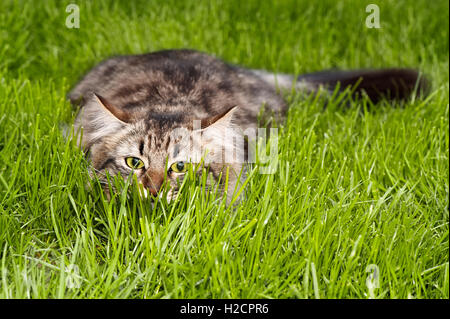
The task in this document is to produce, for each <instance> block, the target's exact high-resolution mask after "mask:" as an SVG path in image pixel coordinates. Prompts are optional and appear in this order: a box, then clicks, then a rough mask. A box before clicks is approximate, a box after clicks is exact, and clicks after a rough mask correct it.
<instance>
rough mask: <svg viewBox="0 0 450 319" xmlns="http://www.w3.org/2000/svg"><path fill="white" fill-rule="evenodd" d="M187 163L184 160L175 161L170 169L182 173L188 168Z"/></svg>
mask: <svg viewBox="0 0 450 319" xmlns="http://www.w3.org/2000/svg"><path fill="white" fill-rule="evenodd" d="M188 167H189V163H186V162H176V163H173V164H172V165H171V166H170V169H171V170H172V171H174V172H175V173H184V172H186V171H187V170H188Z"/></svg>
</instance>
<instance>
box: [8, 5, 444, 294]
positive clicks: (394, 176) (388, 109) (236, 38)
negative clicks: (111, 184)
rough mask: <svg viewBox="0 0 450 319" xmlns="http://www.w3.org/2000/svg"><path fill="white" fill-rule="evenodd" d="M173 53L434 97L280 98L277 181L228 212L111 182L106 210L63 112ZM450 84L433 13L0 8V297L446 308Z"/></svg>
mask: <svg viewBox="0 0 450 319" xmlns="http://www.w3.org/2000/svg"><path fill="white" fill-rule="evenodd" d="M70 3H76V4H77V5H78V6H79V9H80V25H79V28H67V27H66V24H65V23H66V18H67V16H68V15H69V14H70V13H68V12H66V6H67V5H68V4H70ZM370 3H376V4H378V6H379V8H380V26H381V27H380V28H368V27H366V23H365V22H366V17H367V16H368V15H369V14H370V13H367V12H366V6H367V5H368V4H370ZM167 48H193V49H198V50H202V51H206V52H208V53H211V54H214V55H217V56H219V57H221V58H223V59H224V60H226V61H229V62H231V63H237V64H241V65H244V66H248V67H252V68H262V69H268V70H273V71H278V72H287V73H295V74H300V73H304V72H312V71H318V70H323V69H328V68H340V69H349V68H367V67H394V66H402V67H414V68H419V69H420V70H422V71H423V72H424V73H425V74H426V75H427V76H428V78H429V79H430V80H431V82H432V89H431V94H430V95H429V96H428V97H426V98H412V99H411V100H409V101H407V102H405V103H403V104H401V103H390V102H387V101H382V102H381V103H379V104H377V105H370V102H369V101H367V100H364V99H362V100H358V101H353V102H351V103H350V104H351V105H350V107H348V108H345V107H342V106H341V105H340V103H338V102H339V98H340V96H337V97H335V98H332V99H331V101H328V102H325V101H324V100H323V99H319V98H316V97H315V96H309V97H299V96H296V95H295V94H291V95H289V96H287V98H288V99H289V101H290V102H289V103H290V111H289V114H288V118H287V121H286V122H285V123H283V125H281V126H280V127H279V130H278V137H279V138H278V165H277V170H276V172H275V174H259V173H258V165H254V166H252V168H251V173H250V177H249V178H248V179H247V185H246V187H245V189H244V190H243V193H242V194H243V200H242V201H241V202H239V203H237V204H236V205H231V206H227V205H225V203H224V201H223V200H221V199H220V198H215V196H214V194H212V193H208V194H205V193H204V192H201V191H200V188H201V185H200V186H199V185H198V184H199V183H195V181H188V182H187V183H186V184H185V185H184V186H183V187H184V189H183V192H182V194H181V195H180V197H179V198H178V200H177V201H175V202H171V203H166V202H158V203H157V204H155V205H153V206H152V205H151V204H150V203H149V202H148V201H147V200H140V199H139V197H138V196H137V192H136V190H135V189H134V188H133V187H130V191H128V192H127V191H126V187H128V185H127V184H126V183H125V184H124V183H121V181H120V180H118V181H116V183H121V184H124V185H123V186H124V190H123V191H122V192H119V193H118V194H117V196H115V197H114V198H113V199H112V200H111V201H110V202H109V201H107V200H106V199H105V198H104V195H103V193H102V192H101V191H99V189H98V187H97V186H98V185H97V184H96V183H95V181H92V182H89V178H88V175H87V172H86V167H87V165H88V164H87V163H86V161H85V160H84V158H83V154H82V153H81V151H80V150H78V149H77V148H76V146H75V145H74V144H73V143H71V142H67V141H66V140H65V138H64V137H63V134H62V128H63V127H64V123H69V125H70V123H71V121H72V120H73V118H74V116H75V110H73V109H72V108H71V106H70V104H69V103H68V102H67V100H66V97H65V96H66V94H67V92H68V91H69V90H70V88H71V87H72V86H73V85H74V84H75V83H76V82H77V80H79V78H80V77H81V76H82V75H83V73H84V72H86V71H87V70H89V68H91V67H92V66H93V65H95V64H96V63H98V62H99V61H101V60H102V59H104V58H107V57H109V56H111V55H115V54H130V53H143V52H149V51H156V50H160V49H167ZM448 68H449V4H448V2H447V1H444V0H442V1H441V0H439V1H428V0H421V1H377V2H374V1H359V0H358V1H356V0H355V1H334V0H329V1H325V0H323V1H295V0H282V1H254V0H246V1H239V0H233V1H230V0H227V1H225V0H224V1H212V2H210V1H198V0H195V1H194V0H193V1H179V0H177V1H175V0H171V1H114V2H113V1H79V0H73V1H56V0H40V1H25V0H24V1H13V0H6V1H5V0H4V1H1V4H0V298H449V224H448V223H449V210H448V208H449V132H448V130H449V70H448ZM325 103H326V108H325V107H324V106H325ZM88 183H91V184H92V185H93V186H92V187H91V188H88V187H87V185H88ZM127 194H128V196H127ZM374 274H375V275H374Z"/></svg>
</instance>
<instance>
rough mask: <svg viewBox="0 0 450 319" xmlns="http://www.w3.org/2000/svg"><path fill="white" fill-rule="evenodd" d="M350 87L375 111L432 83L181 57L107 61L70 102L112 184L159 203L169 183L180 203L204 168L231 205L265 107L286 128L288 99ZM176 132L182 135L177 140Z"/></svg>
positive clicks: (189, 54)
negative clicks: (247, 135)
mask: <svg viewBox="0 0 450 319" xmlns="http://www.w3.org/2000/svg"><path fill="white" fill-rule="evenodd" d="M349 86H353V87H354V90H353V94H356V95H358V94H359V95H361V94H364V95H366V96H367V97H368V98H369V99H371V100H372V101H373V102H377V101H378V100H379V99H381V98H390V99H405V98H408V97H409V96H410V95H411V94H413V93H414V92H422V91H425V90H426V88H427V87H428V83H427V81H426V80H425V79H424V78H423V77H421V76H420V73H419V72H418V71H416V70H413V69H381V70H370V69H369V70H354V71H322V72H316V73H311V74H305V75H300V76H298V77H296V78H295V77H294V76H293V75H289V74H274V73H271V72H268V71H264V70H252V69H246V68H243V67H240V66H237V65H232V64H228V63H226V62H224V61H222V60H220V59H218V58H216V57H214V56H212V55H208V54H206V53H202V52H198V51H195V50H187V49H180V50H164V51H159V52H153V53H148V54H141V55H127V56H117V57H112V58H110V59H107V60H105V61H103V62H101V63H100V64H98V65H97V66H95V67H94V68H93V69H92V70H91V71H89V72H88V73H87V74H86V75H85V76H84V77H83V78H82V79H81V81H80V82H79V83H78V84H76V86H75V87H74V88H73V89H72V90H71V92H70V93H69V94H68V98H69V100H70V101H71V103H72V104H73V105H76V106H81V108H80V111H79V113H78V115H77V117H76V119H75V123H74V130H75V132H80V131H81V130H82V133H81V134H80V136H81V137H80V138H79V141H78V142H79V146H80V147H81V148H82V149H83V150H84V152H85V153H86V154H87V157H88V159H89V160H90V163H91V166H92V169H93V171H94V172H95V173H96V175H97V176H98V178H99V179H100V181H101V182H102V183H103V184H104V185H106V184H107V181H106V171H108V173H109V174H110V175H112V176H114V175H117V174H119V173H120V175H121V176H122V177H124V178H127V177H129V176H130V175H131V174H135V175H136V177H137V180H138V182H139V184H140V186H141V189H142V194H143V195H144V196H149V195H152V196H151V197H152V198H154V197H155V196H158V195H159V193H160V190H161V189H162V187H163V185H164V184H167V185H168V186H169V193H168V196H169V197H170V198H173V197H175V196H176V195H177V192H178V188H179V185H180V182H182V181H183V178H184V177H185V175H186V173H187V172H188V171H189V170H191V171H193V172H196V173H197V174H201V172H205V170H203V168H206V169H207V174H208V176H209V179H208V181H210V182H208V183H210V184H208V185H212V183H214V182H218V183H219V184H220V185H222V191H223V192H224V193H226V196H227V198H228V200H229V199H230V198H231V195H232V193H233V190H234V189H235V188H236V185H237V180H238V178H239V175H240V174H241V173H242V171H243V170H244V167H245V161H246V159H247V156H248V154H247V152H246V150H247V149H246V147H244V149H242V145H241V146H240V147H236V145H235V144H236V143H234V141H236V140H238V139H242V136H243V134H244V132H248V131H249V130H255V129H256V128H257V123H258V115H259V114H260V111H261V108H264V109H265V110H268V111H270V112H264V113H263V114H266V113H268V114H270V116H271V117H273V118H274V119H275V120H276V121H280V120H281V121H282V120H283V119H284V117H285V115H286V111H287V108H288V104H287V102H286V101H285V99H284V98H283V94H282V90H292V89H295V90H297V91H304V92H317V91H319V90H321V89H322V90H329V91H334V90H335V88H336V87H337V88H339V89H340V90H344V89H345V88H347V87H349ZM177 129H178V130H181V131H182V133H180V134H174V132H176V131H177ZM246 145H247V144H246ZM229 154H234V155H235V156H234V157H233V156H228V158H227V156H225V155H229ZM200 162H201V163H203V164H202V165H198V164H199V163H200ZM226 174H227V175H228V178H227V179H225V178H224V176H225V175H226ZM225 180H227V185H226V186H225V182H224V181H225Z"/></svg>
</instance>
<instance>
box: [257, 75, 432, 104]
mask: <svg viewBox="0 0 450 319" xmlns="http://www.w3.org/2000/svg"><path fill="white" fill-rule="evenodd" d="M253 72H254V74H257V75H258V76H259V77H260V78H261V79H263V80H264V81H266V82H269V83H270V84H271V85H274V86H276V87H277V88H281V89H288V90H290V89H292V88H293V87H295V89H296V90H301V91H307V92H315V91H318V90H320V89H325V90H327V91H330V92H334V91H335V90H338V91H344V90H345V89H350V90H351V92H352V95H353V96H361V95H366V96H368V97H369V98H370V100H371V101H372V102H374V103H376V102H377V101H379V100H380V99H383V98H386V99H400V100H404V99H408V98H409V97H411V96H412V95H414V94H415V95H416V96H421V95H424V94H426V93H427V92H428V91H429V88H430V85H429V82H428V80H427V79H426V78H425V77H424V76H423V74H422V73H420V72H418V71H416V70H414V69H402V68H392V69H378V70H377V69H366V70H364V69H363V70H352V71H338V70H327V71H321V72H315V73H308V74H303V75H300V76H298V77H297V79H296V81H294V76H292V75H288V74H272V73H269V72H267V71H261V70H254V71H253Z"/></svg>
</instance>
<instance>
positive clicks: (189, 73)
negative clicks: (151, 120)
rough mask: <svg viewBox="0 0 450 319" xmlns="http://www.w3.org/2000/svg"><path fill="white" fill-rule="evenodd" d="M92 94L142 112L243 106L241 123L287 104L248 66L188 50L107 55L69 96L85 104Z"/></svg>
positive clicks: (196, 113) (192, 112) (200, 113)
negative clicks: (248, 68)
mask: <svg viewBox="0 0 450 319" xmlns="http://www.w3.org/2000/svg"><path fill="white" fill-rule="evenodd" d="M93 93H95V94H97V95H100V96H102V97H103V98H105V99H106V100H107V101H108V102H109V103H110V104H113V105H114V106H115V107H117V108H119V109H122V110H124V111H126V112H130V113H135V114H139V115H140V114H142V112H144V113H147V115H149V114H177V115H180V116H186V114H188V115H189V116H191V117H194V118H198V119H203V118H206V117H208V116H211V115H217V114H221V113H223V112H224V111H226V110H229V109H230V108H232V107H234V106H239V108H238V111H237V112H236V116H235V118H236V122H237V124H239V125H240V126H241V127H243V128H245V127H249V126H255V125H256V122H257V117H258V114H259V110H260V108H261V106H262V105H266V106H269V108H270V109H272V110H274V111H276V112H279V111H281V112H282V111H283V110H284V109H285V108H286V104H285V101H284V100H283V99H282V97H281V96H280V95H278V94H277V92H276V90H275V88H274V87H273V86H271V85H269V84H268V83H267V82H266V81H263V80H262V79H261V78H260V77H258V76H257V75H255V74H254V73H252V72H250V71H249V70H247V69H245V68H241V67H239V66H236V65H231V64H227V63H225V62H223V61H222V60H220V59H218V58H216V57H214V56H212V55H208V54H206V53H203V52H199V51H194V50H186V49H183V50H165V51H158V52H153V53H148V54H140V55H127V56H118V57H113V58H110V59H108V60H105V61H103V62H101V63H100V64H98V65H97V66H95V67H94V68H93V69H92V70H90V71H89V72H88V73H87V74H86V75H85V76H84V77H83V78H82V80H81V81H80V82H79V83H78V84H77V85H76V86H75V88H74V89H73V90H72V91H71V92H70V93H69V94H68V97H69V99H70V101H71V102H72V104H75V105H81V106H83V105H84V104H85V103H87V102H88V101H89V100H92V96H93Z"/></svg>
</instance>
